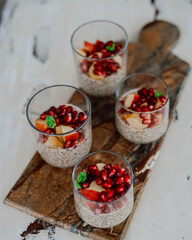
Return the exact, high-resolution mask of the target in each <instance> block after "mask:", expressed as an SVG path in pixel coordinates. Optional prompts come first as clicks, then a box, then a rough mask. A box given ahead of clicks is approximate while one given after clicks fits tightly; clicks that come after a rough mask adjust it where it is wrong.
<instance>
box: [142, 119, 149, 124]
mask: <svg viewBox="0 0 192 240" xmlns="http://www.w3.org/2000/svg"><path fill="white" fill-rule="evenodd" d="M142 123H143V124H150V123H151V119H147V118H144V119H143V120H142Z"/></svg>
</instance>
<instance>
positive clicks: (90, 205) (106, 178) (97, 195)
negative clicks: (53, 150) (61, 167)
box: [74, 163, 134, 228]
mask: <svg viewBox="0 0 192 240" xmlns="http://www.w3.org/2000/svg"><path fill="white" fill-rule="evenodd" d="M74 171H75V170H74ZM74 202H75V208H76V211H77V213H78V214H79V216H80V217H81V218H82V219H83V220H84V221H85V222H86V223H88V224H90V225H91V226H94V227H99V228H109V227H113V226H116V225H118V224H120V223H121V222H123V221H124V220H125V219H126V218H127V217H128V216H129V214H130V213H131V211H132V208H133V202H134V198H133V184H132V175H131V173H130V172H129V171H128V170H126V169H125V168H124V167H120V166H119V165H118V164H114V165H111V164H104V163H97V164H94V165H88V166H87V167H86V168H84V169H82V171H81V172H80V173H79V174H78V176H77V177H76V180H75V187H74Z"/></svg>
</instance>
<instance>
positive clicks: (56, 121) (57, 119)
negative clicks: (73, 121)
mask: <svg viewBox="0 0 192 240" xmlns="http://www.w3.org/2000/svg"><path fill="white" fill-rule="evenodd" d="M55 123H56V125H57V126H59V124H60V121H59V118H55Z"/></svg>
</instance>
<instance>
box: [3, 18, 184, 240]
mask: <svg viewBox="0 0 192 240" xmlns="http://www.w3.org/2000/svg"><path fill="white" fill-rule="evenodd" d="M178 38H179V30H178V28H177V27H176V26H175V25H173V24H170V23H167V22H163V21H154V22H151V23H149V24H147V25H146V26H144V28H143V29H142V30H141V33H140V37H139V41H138V42H137V43H130V44H129V46H128V55H129V56H128V66H127V73H128V74H131V73H134V72H149V73H154V74H156V75H159V76H161V77H162V78H163V79H164V80H165V82H166V83H167V84H168V86H169V87H170V94H171V102H170V109H171V111H170V122H171V120H172V116H173V111H174V109H175V106H176V103H177V100H178V95H179V92H180V90H181V86H182V84H183V82H184V78H185V76H186V74H187V72H188V69H189V65H188V63H186V62H184V61H183V60H181V59H179V58H178V57H176V56H175V55H173V54H172V53H171V52H170V50H171V48H172V47H173V45H174V44H175V42H176V41H177V40H178ZM73 97H74V98H73V100H74V101H78V95H77V93H76V95H74V96H73ZM90 100H91V103H92V107H93V114H92V117H93V146H92V150H91V151H96V150H99V149H103V150H111V151H114V152H117V153H119V154H121V155H123V156H124V157H125V158H127V159H128V161H129V162H130V163H131V165H132V168H133V172H134V197H135V202H134V208H133V211H132V213H131V215H130V216H129V217H128V219H127V220H126V221H124V222H123V223H121V224H119V225H118V226H116V227H114V228H113V231H111V229H98V228H94V227H91V226H89V225H87V224H85V223H84V222H83V221H82V220H81V219H80V218H79V217H78V215H77V213H76V211H75V208H74V203H73V194H72V181H71V174H72V168H69V169H59V168H55V167H52V166H50V165H48V164H47V163H46V162H44V161H43V160H42V159H41V157H40V156H39V154H38V153H36V154H35V155H34V157H33V159H32V160H31V161H30V162H29V164H28V166H27V167H26V169H25V171H24V172H23V174H22V176H21V177H20V178H19V180H18V181H17V183H16V184H15V185H14V187H13V188H12V189H11V191H10V192H9V194H8V195H7V197H6V199H5V203H6V204H8V205H11V206H13V207H15V208H17V209H19V210H21V211H25V212H26V213H28V214H30V215H32V216H34V217H36V218H40V219H42V220H44V221H47V222H49V223H51V224H55V225H57V226H59V227H62V228H64V229H68V230H70V231H72V232H74V233H77V234H81V235H83V236H85V237H88V238H91V239H95V240H106V239H110V240H119V239H124V236H125V234H126V231H127V229H128V227H129V224H130V222H131V219H132V217H133V214H134V212H135V210H136V207H137V205H138V203H139V200H140V198H141V195H142V192H143V190H144V186H145V184H146V182H147V180H148V176H149V174H150V172H151V169H152V167H153V165H154V163H155V162H156V160H157V157H158V153H159V151H160V148H161V145H162V143H163V139H164V136H163V137H161V138H160V139H159V140H157V141H156V142H153V143H150V144H146V145H138V144H133V143H130V142H128V141H126V140H125V139H123V138H122V137H121V136H120V135H119V133H118V132H117V130H116V128H115V125H114V104H115V98H114V97H111V98H96V97H91V96H90ZM74 101H73V103H75V102H74Z"/></svg>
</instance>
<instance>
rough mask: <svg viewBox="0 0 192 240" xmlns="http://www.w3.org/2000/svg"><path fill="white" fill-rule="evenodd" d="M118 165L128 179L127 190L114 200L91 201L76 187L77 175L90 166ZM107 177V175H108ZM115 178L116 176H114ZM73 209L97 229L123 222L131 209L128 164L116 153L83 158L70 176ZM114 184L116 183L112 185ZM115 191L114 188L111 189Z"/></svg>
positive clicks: (97, 153) (131, 193)
mask: <svg viewBox="0 0 192 240" xmlns="http://www.w3.org/2000/svg"><path fill="white" fill-rule="evenodd" d="M95 164H103V165H106V164H112V165H113V166H114V165H115V164H118V166H119V167H120V168H124V170H125V171H126V173H127V174H128V175H129V177H130V182H129V186H128V188H127V190H125V192H122V194H121V196H119V197H118V198H117V199H116V200H110V201H92V200H90V199H88V198H86V197H85V196H84V195H83V194H82V193H81V191H80V190H78V188H77V187H76V184H75V181H76V179H77V178H78V177H77V176H78V175H79V173H80V172H81V171H82V170H83V169H85V168H87V167H88V166H90V165H95ZM117 176H118V175H117ZM108 177H109V175H108ZM114 177H116V175H114ZM72 180H73V192H74V202H75V208H76V211H77V213H78V214H79V216H80V217H81V218H82V219H83V220H84V221H85V222H86V223H88V224H90V225H91V226H94V227H98V228H109V227H113V226H116V225H118V224H120V223H121V222H123V221H124V220H125V219H126V218H127V217H128V216H129V214H130V213H131V211H132V208H133V202H134V196H133V172H132V168H131V166H130V164H129V162H128V161H127V160H126V159H125V158H123V157H122V156H120V155H119V154H117V153H114V152H109V151H98V152H93V153H90V154H88V155H86V156H85V157H83V158H82V159H81V160H80V161H79V162H78V163H77V164H76V166H75V168H74V170H73V175H72ZM114 184H116V183H114ZM116 186H117V185H116ZM112 188H114V189H115V191H116V188H115V186H114V185H113V187H112Z"/></svg>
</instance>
